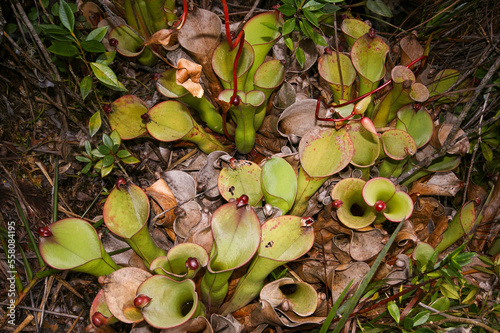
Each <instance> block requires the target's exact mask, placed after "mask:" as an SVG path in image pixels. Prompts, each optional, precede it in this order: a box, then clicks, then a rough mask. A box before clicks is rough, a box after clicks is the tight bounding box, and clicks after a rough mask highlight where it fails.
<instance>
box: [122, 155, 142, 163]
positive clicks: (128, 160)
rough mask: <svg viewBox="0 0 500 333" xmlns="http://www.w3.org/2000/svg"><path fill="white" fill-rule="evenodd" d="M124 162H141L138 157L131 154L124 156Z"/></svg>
mask: <svg viewBox="0 0 500 333" xmlns="http://www.w3.org/2000/svg"><path fill="white" fill-rule="evenodd" d="M122 162H123V163H127V164H135V163H139V162H140V161H139V160H138V159H137V158H135V157H134V156H129V157H125V158H122Z"/></svg>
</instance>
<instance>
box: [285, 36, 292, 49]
mask: <svg viewBox="0 0 500 333" xmlns="http://www.w3.org/2000/svg"><path fill="white" fill-rule="evenodd" d="M284 40H285V45H286V46H287V47H288V49H289V50H290V51H293V41H292V39H291V38H290V37H285V38H284Z"/></svg>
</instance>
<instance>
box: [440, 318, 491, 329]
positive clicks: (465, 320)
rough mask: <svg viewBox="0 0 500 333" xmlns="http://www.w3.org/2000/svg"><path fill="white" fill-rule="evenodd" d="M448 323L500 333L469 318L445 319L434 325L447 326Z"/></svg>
mask: <svg viewBox="0 0 500 333" xmlns="http://www.w3.org/2000/svg"><path fill="white" fill-rule="evenodd" d="M446 323H461V324H468V325H473V326H477V327H481V328H482V329H484V330H486V331H488V332H492V333H500V332H499V331H497V330H496V329H494V328H491V327H489V326H488V325H486V324H483V323H481V322H480V321H477V320H474V319H469V318H459V317H452V318H445V319H441V320H438V321H435V322H433V324H434V325H437V326H440V325H441V324H446Z"/></svg>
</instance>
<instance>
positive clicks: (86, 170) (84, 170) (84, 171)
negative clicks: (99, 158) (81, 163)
mask: <svg viewBox="0 0 500 333" xmlns="http://www.w3.org/2000/svg"><path fill="white" fill-rule="evenodd" d="M90 168H92V163H87V165H85V167H84V168H83V169H82V173H88V172H89V171H90Z"/></svg>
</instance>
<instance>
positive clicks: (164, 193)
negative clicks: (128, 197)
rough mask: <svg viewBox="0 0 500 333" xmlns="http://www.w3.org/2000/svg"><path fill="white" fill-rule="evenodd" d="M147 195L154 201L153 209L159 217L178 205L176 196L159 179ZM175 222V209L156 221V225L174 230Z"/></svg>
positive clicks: (148, 190)
mask: <svg viewBox="0 0 500 333" xmlns="http://www.w3.org/2000/svg"><path fill="white" fill-rule="evenodd" d="M146 194H147V195H148V196H149V197H150V198H151V199H152V200H151V203H152V205H151V208H152V209H153V212H154V214H155V215H158V214H160V213H162V212H163V211H166V210H169V209H171V208H173V207H175V206H176V205H177V200H175V197H174V194H173V193H172V191H171V190H170V187H168V185H167V183H166V182H165V180H163V179H162V178H160V179H158V180H157V181H156V182H155V183H154V184H153V185H151V186H149V187H148V188H146ZM174 220H175V213H174V209H172V210H170V211H168V212H166V213H165V214H164V215H163V217H161V218H159V219H158V220H156V224H158V225H161V226H164V227H169V228H172V226H173V224H174Z"/></svg>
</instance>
